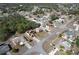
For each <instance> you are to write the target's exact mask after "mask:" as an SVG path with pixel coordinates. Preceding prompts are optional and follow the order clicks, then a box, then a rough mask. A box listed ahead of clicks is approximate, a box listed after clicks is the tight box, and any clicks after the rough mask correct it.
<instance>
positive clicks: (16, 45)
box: [11, 36, 25, 48]
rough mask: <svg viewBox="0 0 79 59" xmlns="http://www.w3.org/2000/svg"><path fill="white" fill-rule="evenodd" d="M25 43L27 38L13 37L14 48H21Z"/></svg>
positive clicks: (12, 44)
mask: <svg viewBox="0 0 79 59" xmlns="http://www.w3.org/2000/svg"><path fill="white" fill-rule="evenodd" d="M24 44H25V40H24V38H23V37H21V36H20V37H14V38H13V39H11V46H12V47H14V48H19V46H22V45H24Z"/></svg>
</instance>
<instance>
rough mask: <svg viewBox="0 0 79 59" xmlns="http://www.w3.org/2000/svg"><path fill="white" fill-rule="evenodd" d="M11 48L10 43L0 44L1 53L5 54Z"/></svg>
mask: <svg viewBox="0 0 79 59" xmlns="http://www.w3.org/2000/svg"><path fill="white" fill-rule="evenodd" d="M9 50H10V47H9V45H8V44H1V45H0V54H4V53H6V52H8V51H9Z"/></svg>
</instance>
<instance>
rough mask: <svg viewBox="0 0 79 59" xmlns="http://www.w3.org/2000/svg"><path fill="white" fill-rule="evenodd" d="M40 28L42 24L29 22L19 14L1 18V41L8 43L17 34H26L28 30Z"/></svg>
mask: <svg viewBox="0 0 79 59" xmlns="http://www.w3.org/2000/svg"><path fill="white" fill-rule="evenodd" d="M39 26H40V24H38V23H35V22H33V21H30V20H27V19H25V18H24V17H23V16H20V15H17V14H15V15H10V16H8V17H3V18H0V41H6V40H7V39H8V38H9V37H10V36H11V35H14V34H15V33H16V32H18V33H24V32H25V31H27V30H30V29H35V28H37V27H39Z"/></svg>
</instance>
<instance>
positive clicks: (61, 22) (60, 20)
mask: <svg viewBox="0 0 79 59" xmlns="http://www.w3.org/2000/svg"><path fill="white" fill-rule="evenodd" d="M63 23H64V19H62V18H59V19H57V20H55V21H53V25H54V27H59V26H61V25H62V24H63Z"/></svg>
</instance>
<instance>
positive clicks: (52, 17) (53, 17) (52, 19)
mask: <svg viewBox="0 0 79 59" xmlns="http://www.w3.org/2000/svg"><path fill="white" fill-rule="evenodd" d="M56 19H59V17H57V16H55V15H51V21H54V20H56Z"/></svg>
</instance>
